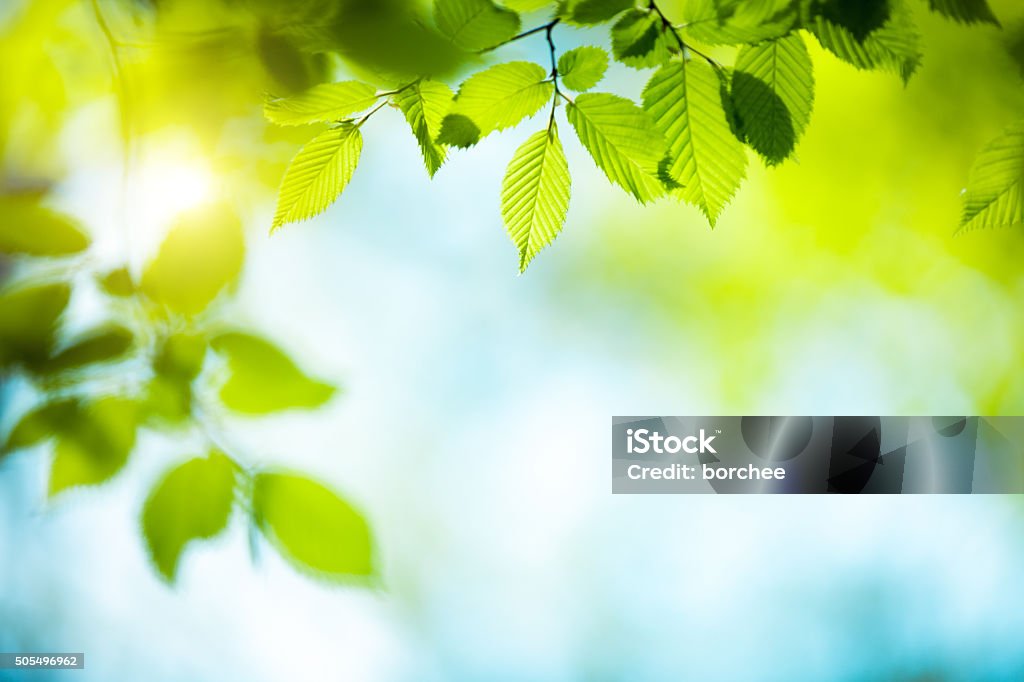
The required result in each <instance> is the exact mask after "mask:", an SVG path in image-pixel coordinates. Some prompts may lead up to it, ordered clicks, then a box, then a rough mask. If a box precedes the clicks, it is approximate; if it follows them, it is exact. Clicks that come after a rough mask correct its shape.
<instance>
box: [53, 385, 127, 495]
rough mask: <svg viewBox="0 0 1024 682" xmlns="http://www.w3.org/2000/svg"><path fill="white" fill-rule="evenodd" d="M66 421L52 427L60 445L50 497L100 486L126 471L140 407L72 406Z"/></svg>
mask: <svg viewBox="0 0 1024 682" xmlns="http://www.w3.org/2000/svg"><path fill="white" fill-rule="evenodd" d="M72 404H73V407H72V408H71V409H69V410H68V411H67V413H66V415H64V416H65V417H66V419H65V420H64V421H61V422H54V423H52V424H51V425H50V428H51V429H52V430H53V433H54V435H55V436H56V438H57V443H56V445H55V447H54V458H53V467H52V469H51V471H50V495H51V496H52V495H56V494H57V493H59V492H61V491H63V490H66V489H68V488H72V487H76V486H83V485H98V484H100V483H103V482H105V481H107V480H109V479H110V478H112V477H113V476H114V475H115V474H116V473H117V472H118V471H120V470H121V468H122V467H124V465H125V463H126V462H127V461H128V455H129V454H130V453H131V451H132V448H134V447H135V429H136V426H137V424H138V416H139V415H138V405H137V404H136V403H134V402H133V401H130V400H125V399H122V398H100V399H99V400H96V401H94V402H91V403H81V402H74V403H72Z"/></svg>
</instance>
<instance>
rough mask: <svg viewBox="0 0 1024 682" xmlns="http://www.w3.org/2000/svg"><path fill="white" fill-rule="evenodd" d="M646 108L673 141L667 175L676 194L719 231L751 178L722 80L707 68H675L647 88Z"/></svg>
mask: <svg viewBox="0 0 1024 682" xmlns="http://www.w3.org/2000/svg"><path fill="white" fill-rule="evenodd" d="M644 108H645V109H646V110H647V111H648V112H649V113H650V115H651V116H652V117H653V119H654V122H655V125H656V126H657V128H658V130H660V131H661V133H662V134H663V135H664V136H665V139H666V140H668V147H669V161H668V163H667V164H666V165H665V167H664V169H663V171H664V172H665V174H667V175H668V176H669V178H670V179H671V180H673V181H674V182H675V183H676V184H677V185H679V186H678V187H677V188H676V189H674V190H673V194H674V195H675V196H677V197H679V198H681V199H683V200H684V201H686V202H688V203H690V204H693V205H694V206H697V207H698V208H699V209H700V210H701V211H702V212H703V213H704V215H705V216H706V217H707V219H708V221H709V222H710V223H711V225H712V227H714V225H715V223H716V222H717V220H718V216H719V215H720V214H721V212H722V209H723V208H724V207H725V206H726V204H728V203H729V201H730V200H731V199H732V197H733V195H734V194H735V193H736V190H737V189H738V188H739V186H740V183H741V182H742V181H743V178H744V177H745V176H746V167H747V155H746V153H745V151H744V149H743V145H742V144H741V143H740V142H739V140H737V139H736V137H735V135H734V134H733V131H732V128H731V126H730V124H729V119H728V116H727V114H726V110H725V107H724V105H723V103H722V82H721V80H720V76H719V74H717V73H716V72H715V70H714V69H713V68H712V67H710V66H709V65H707V64H705V63H703V62H697V61H688V62H673V63H671V64H668V65H667V66H664V67H662V68H661V69H660V70H659V71H658V72H656V73H655V74H654V75H653V76H652V77H651V80H650V82H648V83H647V87H646V88H644Z"/></svg>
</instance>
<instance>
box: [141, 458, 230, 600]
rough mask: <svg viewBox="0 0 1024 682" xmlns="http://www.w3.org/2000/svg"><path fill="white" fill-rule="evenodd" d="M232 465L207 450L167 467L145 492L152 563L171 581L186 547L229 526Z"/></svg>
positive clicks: (145, 526) (144, 527)
mask: <svg viewBox="0 0 1024 682" xmlns="http://www.w3.org/2000/svg"><path fill="white" fill-rule="evenodd" d="M234 488H235V467H234V464H233V463H232V462H231V460H230V459H228V458H227V457H225V456H224V455H223V454H221V453H219V452H211V453H210V454H209V455H208V456H207V457H200V458H196V459H193V460H190V461H188V462H185V463H184V464H182V465H180V466H178V467H177V468H175V469H173V470H171V471H170V472H168V473H167V474H166V475H165V476H164V478H163V480H161V481H160V483H159V484H157V485H156V487H154V488H153V491H152V493H150V496H149V499H147V500H146V506H145V508H144V510H143V512H142V530H143V533H144V535H145V538H146V546H147V547H148V548H149V553H150V556H151V557H152V559H153V563H154V564H156V567H157V569H158V570H159V571H160V573H161V575H163V577H164V578H166V579H167V580H168V581H171V582H173V581H174V579H175V578H176V577H177V573H178V564H179V561H180V559H181V554H182V552H183V551H184V550H185V547H186V546H187V545H188V544H189V543H190V542H192V541H194V540H204V539H210V538H212V537H215V536H216V535H218V534H219V533H220V532H221V531H223V530H224V529H225V528H226V527H227V525H228V518H229V517H230V516H231V507H232V502H233V501H234Z"/></svg>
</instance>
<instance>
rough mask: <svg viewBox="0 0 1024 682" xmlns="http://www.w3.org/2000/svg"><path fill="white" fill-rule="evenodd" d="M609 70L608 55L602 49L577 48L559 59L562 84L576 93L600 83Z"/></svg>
mask: <svg viewBox="0 0 1024 682" xmlns="http://www.w3.org/2000/svg"><path fill="white" fill-rule="evenodd" d="M607 70H608V53H607V52H605V51H604V50H603V49H601V48H600V47H593V46H584V47H577V48H576V49H573V50H569V51H568V52H566V53H565V54H563V55H562V56H561V57H559V59H558V74H559V76H561V78H562V84H563V85H564V86H565V87H567V88H569V89H570V90H575V91H576V92H585V91H587V90H590V89H591V88H592V87H594V86H595V85H597V84H598V83H600V82H601V79H602V78H604V74H605V71H607Z"/></svg>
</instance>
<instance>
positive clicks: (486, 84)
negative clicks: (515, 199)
mask: <svg viewBox="0 0 1024 682" xmlns="http://www.w3.org/2000/svg"><path fill="white" fill-rule="evenodd" d="M547 78H548V72H547V71H546V70H545V69H544V67H542V66H540V65H539V64H534V63H533V62H508V63H506V64H498V65H496V66H492V67H491V68H489V69H487V70H485V71H481V72H480V73H477V74H474V75H472V76H470V77H469V78H468V79H467V80H466V82H465V83H463V84H462V86H461V87H460V88H459V94H458V95H457V96H456V98H455V105H454V106H453V107H452V111H451V114H449V116H448V117H446V119H445V123H443V124H442V129H441V134H440V136H439V137H438V142H439V143H441V144H451V145H454V146H460V147H462V146H467V145H466V144H464V143H465V142H466V139H465V138H463V137H462V136H455V135H453V134H451V133H450V132H449V130H450V129H449V128H448V126H447V125H446V123H447V120H448V118H453V117H463V118H465V119H468V120H469V121H471V122H472V124H473V125H474V126H476V129H477V130H478V131H479V132H478V136H477V139H483V138H484V137H486V136H487V135H489V134H491V133H493V132H494V131H496V130H505V129H506V128H511V127H513V126H515V125H518V124H519V123H520V122H521V121H522V120H523V119H525V118H528V117H530V116H533V115H534V114H536V113H537V112H538V111H540V109H541V108H542V107H543V106H544V105H545V104H546V103H548V102H549V101H550V100H551V97H552V95H553V94H554V85H552V84H551V83H550V82H548V81H547ZM455 120H457V121H458V120H459V119H457V118H456V119H455ZM459 126H460V128H459V130H460V132H461V131H463V130H466V129H467V128H466V126H465V124H464V123H460V124H459Z"/></svg>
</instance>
